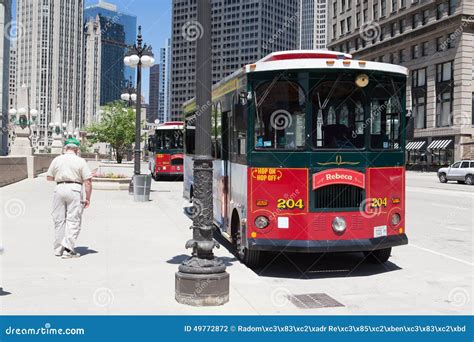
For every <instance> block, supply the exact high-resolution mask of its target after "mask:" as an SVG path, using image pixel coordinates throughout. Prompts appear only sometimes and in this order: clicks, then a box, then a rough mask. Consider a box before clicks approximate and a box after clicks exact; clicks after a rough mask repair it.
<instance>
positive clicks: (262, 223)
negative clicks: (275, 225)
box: [255, 216, 270, 229]
mask: <svg viewBox="0 0 474 342" xmlns="http://www.w3.org/2000/svg"><path fill="white" fill-rule="evenodd" d="M269 225H270V220H269V219H268V218H267V217H265V216H258V217H257V218H256V219H255V226H256V227H257V228H258V229H265V228H267V227H268V226H269Z"/></svg>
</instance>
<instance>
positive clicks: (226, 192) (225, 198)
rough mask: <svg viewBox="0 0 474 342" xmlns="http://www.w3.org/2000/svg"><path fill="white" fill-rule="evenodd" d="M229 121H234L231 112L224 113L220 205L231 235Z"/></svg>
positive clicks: (222, 122) (223, 219)
mask: <svg viewBox="0 0 474 342" xmlns="http://www.w3.org/2000/svg"><path fill="white" fill-rule="evenodd" d="M229 120H232V117H231V112H224V113H222V115H221V139H222V141H221V158H222V168H223V170H222V179H221V184H220V185H221V186H220V189H221V191H220V195H221V196H220V201H221V203H220V205H221V215H222V222H223V228H224V229H223V230H226V231H227V232H229V233H230V229H229V228H228V226H229V205H228V203H229V200H230V191H231V189H230V170H231V168H230V158H229V156H230V154H229V148H230V146H231V134H229V127H230V125H229Z"/></svg>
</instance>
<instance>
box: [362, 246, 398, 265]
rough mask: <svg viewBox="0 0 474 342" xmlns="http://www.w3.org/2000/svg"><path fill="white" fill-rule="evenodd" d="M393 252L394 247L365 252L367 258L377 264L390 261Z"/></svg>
mask: <svg viewBox="0 0 474 342" xmlns="http://www.w3.org/2000/svg"><path fill="white" fill-rule="evenodd" d="M390 254H392V248H384V249H378V250H376V251H372V252H364V256H365V258H366V259H367V260H368V261H370V262H372V263H375V264H383V263H385V262H387V261H388V259H389V258H390Z"/></svg>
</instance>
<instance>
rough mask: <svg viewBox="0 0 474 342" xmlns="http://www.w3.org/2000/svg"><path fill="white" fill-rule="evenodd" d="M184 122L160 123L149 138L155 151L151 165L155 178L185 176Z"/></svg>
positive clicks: (149, 142)
mask: <svg viewBox="0 0 474 342" xmlns="http://www.w3.org/2000/svg"><path fill="white" fill-rule="evenodd" d="M183 128H184V124H183V122H167V123H164V124H161V125H159V126H158V127H157V128H156V129H155V130H154V134H152V135H151V136H150V137H149V139H148V150H149V151H150V152H152V153H153V157H152V158H150V161H149V167H150V171H151V175H152V177H153V179H154V180H156V181H158V180H160V179H164V178H182V177H183V144H184V142H183Z"/></svg>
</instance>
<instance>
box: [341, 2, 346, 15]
mask: <svg viewBox="0 0 474 342" xmlns="http://www.w3.org/2000/svg"><path fill="white" fill-rule="evenodd" d="M345 10H346V0H342V1H341V13H343V12H344V11H345Z"/></svg>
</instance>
